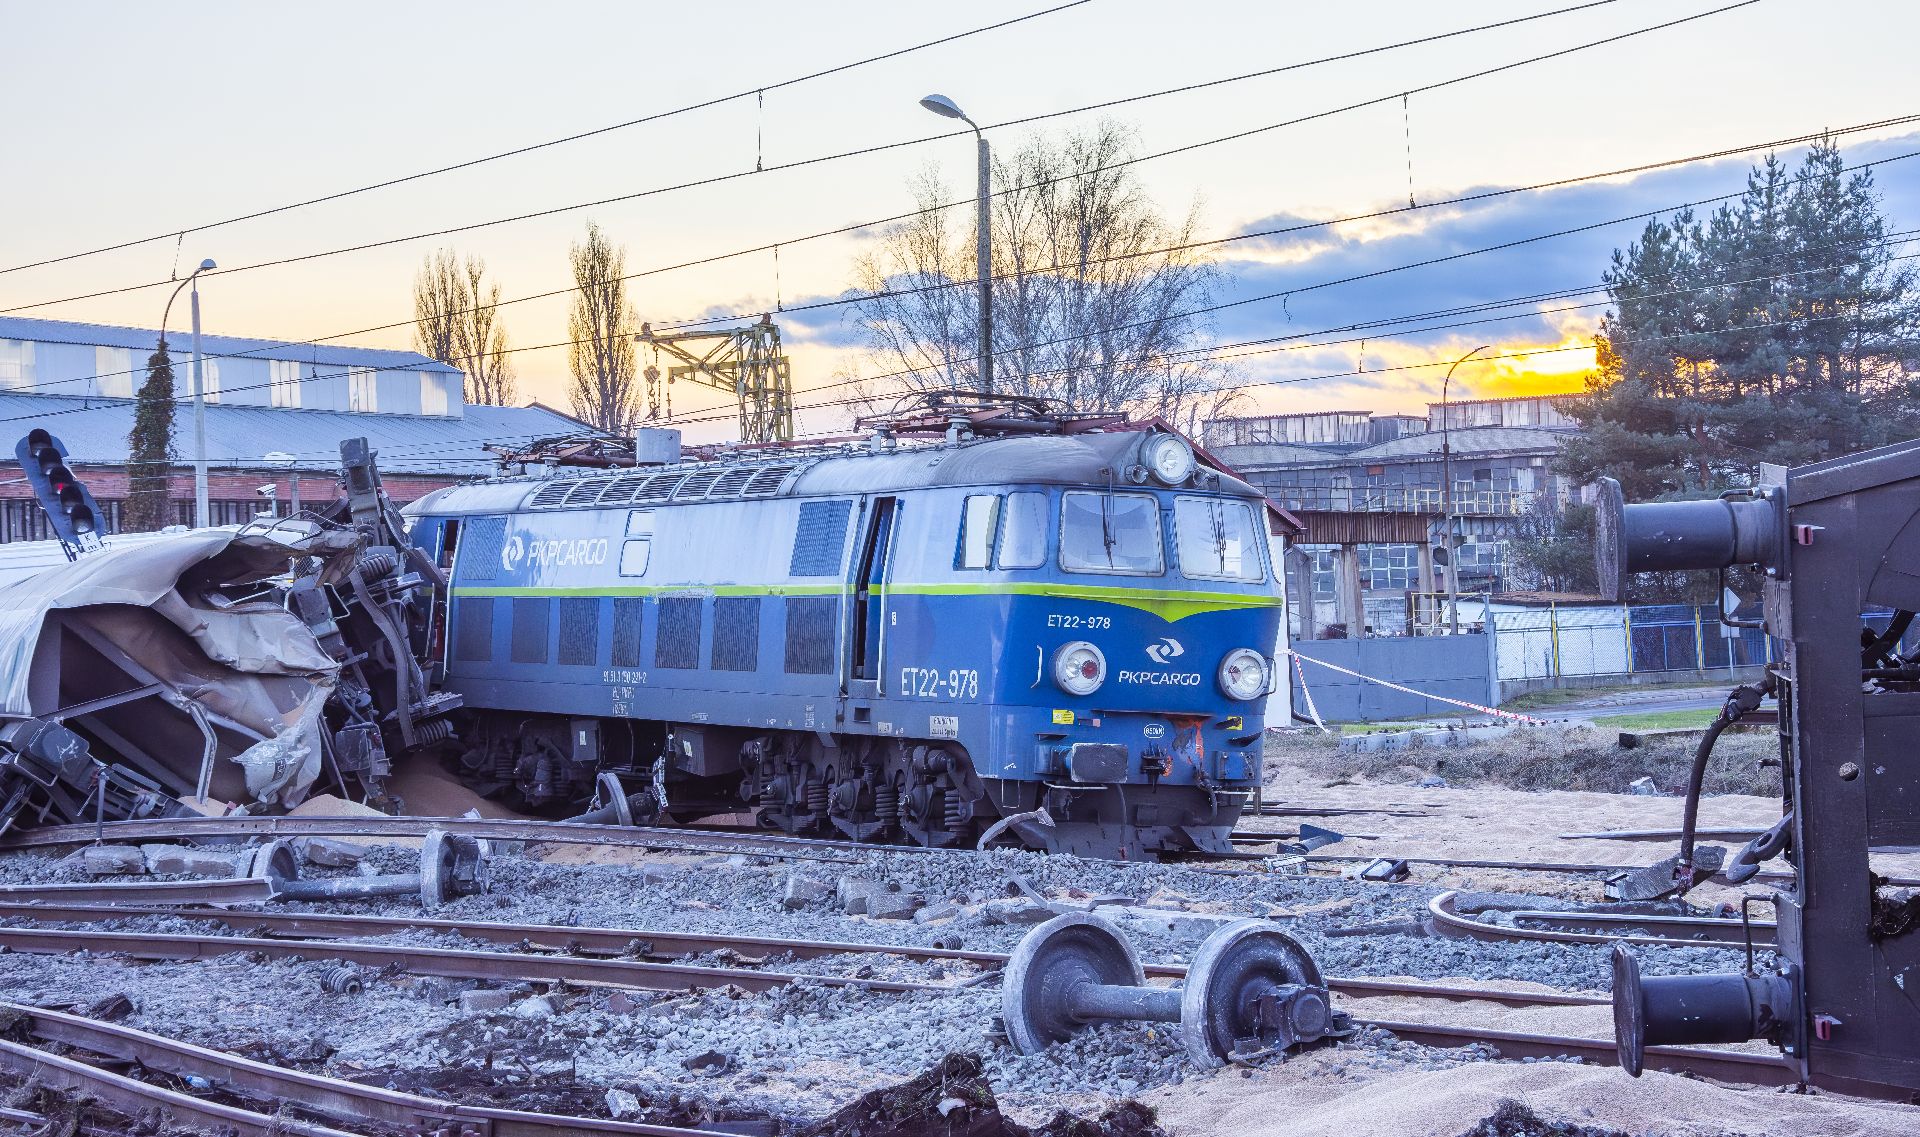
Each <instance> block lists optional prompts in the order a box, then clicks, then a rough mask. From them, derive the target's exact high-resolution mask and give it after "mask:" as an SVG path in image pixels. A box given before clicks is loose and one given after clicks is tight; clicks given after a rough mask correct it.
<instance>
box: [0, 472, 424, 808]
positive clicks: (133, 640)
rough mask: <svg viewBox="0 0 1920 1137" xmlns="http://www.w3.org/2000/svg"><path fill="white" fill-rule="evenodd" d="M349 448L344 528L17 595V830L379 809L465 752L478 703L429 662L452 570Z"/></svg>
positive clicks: (74, 567)
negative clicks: (398, 780) (436, 744)
mask: <svg viewBox="0 0 1920 1137" xmlns="http://www.w3.org/2000/svg"><path fill="white" fill-rule="evenodd" d="M347 451H348V453H347V461H346V462H345V464H344V465H345V468H344V470H343V480H344V482H345V484H346V485H347V488H348V493H347V495H346V497H345V498H344V499H343V500H341V501H340V502H339V503H337V504H335V505H334V506H332V507H329V508H328V509H327V510H325V511H321V512H313V513H303V514H301V515H299V516H297V517H294V518H287V519H280V520H272V519H263V520H261V521H259V522H256V523H254V524H252V525H248V526H245V527H242V528H240V529H239V530H238V531H233V530H224V529H219V530H198V531H194V532H190V533H183V534H181V535H179V536H178V537H173V538H169V539H161V540H155V541H150V542H145V543H140V544H128V545H124V546H120V547H117V548H107V549H103V550H101V551H98V552H91V553H88V554H87V555H84V556H81V557H79V558H78V559H76V560H75V562H74V563H73V564H71V565H66V566H61V567H59V568H55V569H49V570H46V571H44V572H41V573H39V574H37V575H35V576H32V577H28V578H26V579H24V580H20V581H16V582H13V583H11V584H8V585H5V586H0V831H4V830H5V829H6V828H9V827H11V826H13V825H16V824H40V823H48V822H61V821H79V820H88V821H90V820H93V819H94V818H96V817H102V818H128V817H143V816H155V815H172V814H177V813H181V812H185V811H187V810H188V809H195V810H205V809H206V808H208V806H209V804H210V803H215V802H219V803H229V802H230V803H237V804H239V805H241V806H242V807H243V808H262V807H264V808H268V809H275V810H277V809H284V808H287V807H290V806H292V805H295V804H297V803H298V802H299V801H301V800H302V799H303V798H305V797H306V796H307V795H308V794H309V793H310V792H312V791H313V789H314V788H315V787H316V786H317V785H325V786H328V787H333V786H338V787H339V789H340V790H341V791H342V792H343V793H348V794H350V796H352V797H355V798H363V799H373V800H378V799H379V798H380V797H381V783H382V780H383V779H384V777H385V775H386V773H387V767H388V755H389V753H390V752H392V751H395V750H399V749H404V748H407V747H410V746H412V745H415V744H418V743H424V742H429V741H436V740H439V739H442V738H444V737H446V734H447V729H446V723H445V720H444V719H439V718H438V717H437V716H439V715H442V714H444V713H445V712H446V711H447V710H450V709H452V708H453V707H454V706H457V705H458V699H457V698H456V697H454V696H449V695H438V696H435V695H429V694H428V693H427V688H426V680H425V676H424V674H423V673H422V671H421V669H420V667H419V665H418V663H417V662H416V656H417V654H418V653H419V648H420V646H421V644H420V640H421V637H423V635H424V626H425V619H424V613H425V611H426V609H427V607H428V606H429V605H430V603H431V590H432V585H433V584H434V583H435V582H437V581H438V573H437V572H436V570H435V569H434V568H433V566H432V565H431V564H428V563H426V562H425V561H424V559H423V558H421V557H420V556H419V554H418V553H417V552H414V551H412V550H411V549H410V548H409V547H408V546H407V545H406V542H405V538H404V531H403V529H402V527H401V524H400V522H399V519H398V516H397V515H396V514H395V513H394V512H393V509H392V506H391V505H390V503H388V502H387V501H386V500H385V498H384V496H383V495H382V493H381V490H380V485H379V477H378V474H377V473H376V472H375V471H374V468H373V465H372V456H371V454H369V453H368V452H367V451H366V450H365V446H364V443H362V444H361V445H360V446H359V447H358V448H355V447H353V446H351V445H349V447H348V448H347ZM423 594H424V595H423ZM189 803H191V804H189Z"/></svg>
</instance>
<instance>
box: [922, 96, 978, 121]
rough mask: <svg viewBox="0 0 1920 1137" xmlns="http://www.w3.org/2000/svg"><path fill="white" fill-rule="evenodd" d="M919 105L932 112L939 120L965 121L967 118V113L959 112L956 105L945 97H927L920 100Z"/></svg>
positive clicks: (958, 107) (958, 106)
mask: <svg viewBox="0 0 1920 1137" xmlns="http://www.w3.org/2000/svg"><path fill="white" fill-rule="evenodd" d="M920 105H921V106H923V107H925V108H927V109H928V110H930V111H932V112H933V113H934V114H937V115H939V116H940V117H941V118H958V119H965V118H966V117H967V112H965V111H963V110H961V109H960V105H959V104H958V103H956V102H954V101H953V100H952V99H949V98H947V97H946V96H945V95H928V96H927V97H926V98H924V99H921V100H920Z"/></svg>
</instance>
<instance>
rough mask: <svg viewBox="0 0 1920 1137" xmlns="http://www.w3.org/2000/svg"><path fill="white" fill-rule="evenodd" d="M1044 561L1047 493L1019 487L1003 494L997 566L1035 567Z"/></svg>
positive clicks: (1009, 567) (1012, 567)
mask: <svg viewBox="0 0 1920 1137" xmlns="http://www.w3.org/2000/svg"><path fill="white" fill-rule="evenodd" d="M1046 563H1047V495H1046V494H1043V493H1034V492H1033V491H1031V490H1019V491H1016V492H1014V493H1010V494H1008V495H1007V504H1006V507H1005V509H1004V510H1003V516H1002V518H1001V521H1000V567H1001V568H1003V569H1031V568H1039V567H1040V566H1041V565H1043V564H1046Z"/></svg>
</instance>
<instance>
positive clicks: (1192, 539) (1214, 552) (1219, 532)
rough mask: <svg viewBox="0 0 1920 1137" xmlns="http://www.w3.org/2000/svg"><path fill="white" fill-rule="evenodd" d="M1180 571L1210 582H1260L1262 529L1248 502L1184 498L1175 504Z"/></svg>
mask: <svg viewBox="0 0 1920 1137" xmlns="http://www.w3.org/2000/svg"><path fill="white" fill-rule="evenodd" d="M1173 533H1174V538H1175V540H1176V541H1177V542H1178V543H1179V549H1180V571H1181V572H1183V573H1185V574H1186V575H1188V576H1193V577H1201V578H1205V579H1209V580H1259V579H1261V578H1262V576H1263V575H1264V574H1263V573H1262V572H1261V569H1260V538H1259V536H1258V534H1259V529H1258V527H1257V526H1256V524H1255V522H1254V517H1253V510H1252V509H1250V508H1248V506H1247V504H1246V503H1245V502H1240V501H1222V500H1221V499H1219V498H1208V497H1180V498H1175V499H1174V502H1173Z"/></svg>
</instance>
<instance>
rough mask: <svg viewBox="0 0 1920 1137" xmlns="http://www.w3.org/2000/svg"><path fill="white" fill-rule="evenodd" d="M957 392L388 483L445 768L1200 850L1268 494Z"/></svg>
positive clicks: (1100, 844)
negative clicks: (519, 468)
mask: <svg viewBox="0 0 1920 1137" xmlns="http://www.w3.org/2000/svg"><path fill="white" fill-rule="evenodd" d="M975 405H976V406H980V407H984V408H985V409H983V410H979V411H977V412H976V413H972V414H965V415H963V414H959V413H953V414H942V415H940V416H936V419H935V426H936V428H937V429H939V430H940V433H938V434H937V435H936V436H935V437H934V438H932V439H928V440H924V441H915V439H914V438H913V437H912V435H913V433H914V431H913V429H911V428H912V426H913V424H912V423H907V422H902V421H893V422H891V423H887V422H883V423H881V424H879V425H878V426H877V427H876V429H875V430H874V432H873V435H872V437H871V438H870V439H863V440H861V441H858V442H852V443H844V444H841V445H838V446H829V447H812V448H807V449H798V448H780V449H773V450H763V451H741V452H736V453H734V454H732V455H729V456H725V457H723V458H720V459H717V460H704V461H678V460H674V461H667V462H663V463H660V464H655V465H639V466H636V467H635V468H631V469H617V470H605V471H590V472H583V471H578V470H567V469H557V470H553V471H549V472H548V473H547V475H546V476H540V477H517V478H501V479H495V480H492V481H487V482H482V483H475V484H470V485H463V486H456V487H451V488H447V489H443V490H440V491H437V492H435V493H433V494H430V495H428V496H427V497H425V498H422V499H421V500H420V501H418V502H415V503H414V504H413V505H411V506H409V507H408V508H407V510H406V513H407V514H408V516H409V519H410V539H411V540H412V541H413V542H414V543H415V545H416V546H418V547H419V548H420V549H421V550H422V551H423V552H424V553H425V554H427V555H428V556H430V557H432V558H434V560H435V561H436V563H437V564H439V565H440V566H441V567H442V569H443V571H444V572H445V573H446V576H447V579H448V588H447V591H446V606H445V609H444V611H442V612H440V613H437V614H436V620H435V628H436V632H435V634H434V637H433V641H434V645H435V646H434V651H435V653H436V656H437V658H435V659H434V660H433V661H432V662H431V665H432V666H433V667H434V668H435V669H436V670H437V671H438V672H439V675H438V676H437V678H439V679H440V680H441V682H442V685H443V686H444V688H445V689H446V690H448V691H450V692H454V693H457V694H458V695H459V697H460V698H461V700H462V702H463V706H464V708H465V710H463V711H462V712H460V714H461V715H462V719H461V721H460V723H459V730H458V736H459V737H458V740H457V742H453V743H449V744H448V747H447V751H446V758H447V761H448V762H449V763H450V764H451V765H453V766H454V772H455V773H456V774H457V776H459V777H460V778H461V779H462V780H463V781H465V782H467V783H468V784H470V785H473V786H475V787H476V788H477V789H480V790H481V791H482V792H484V793H487V794H489V796H494V797H498V798H499V799H501V800H503V801H506V802H508V803H510V804H512V805H514V806H516V807H518V808H522V809H527V810H531V811H535V812H543V813H549V814H555V815H565V814H568V813H570V812H577V811H578V810H579V809H581V808H582V807H583V805H586V804H591V805H594V806H597V807H601V808H600V812H599V814H598V816H613V815H615V814H618V815H620V816H632V817H634V818H635V819H636V820H649V819H659V818H672V819H676V820H681V821H685V820H690V819H692V818H695V817H700V816H708V815H713V814H716V813H721V812H742V811H751V812H752V813H753V814H754V815H755V816H756V817H757V819H758V822H759V823H760V824H762V825H764V826H766V827H768V828H771V829H775V830H780V831H784V832H788V833H795V834H820V835H828V836H845V837H849V838H853V839H858V840H874V841H909V842H916V843H920V844H924V845H953V844H959V843H972V842H975V841H978V840H980V839H981V838H982V837H988V838H991V839H1000V840H1006V839H1015V840H1018V841H1021V842H1024V843H1025V844H1027V845H1029V846H1032V847H1035V848H1041V849H1046V850H1052V851H1062V852H1071V853H1078V854H1081V855H1090V856H1108V857H1111V856H1122V857H1135V856H1138V857H1150V856H1152V855H1154V854H1157V853H1162V852H1169V851H1178V850H1205V851H1224V850H1226V849H1228V848H1229V845H1228V836H1229V833H1230V832H1231V830H1232V829H1233V826H1234V823H1235V821H1236V820H1237V819H1238V818H1239V816H1240V813H1241V810H1242V807H1243V805H1244V803H1245V802H1246V800H1247V799H1248V798H1249V797H1250V796H1251V795H1252V793H1253V791H1254V788H1255V787H1256V786H1257V785H1258V784H1259V779H1260V769H1261V742H1262V734H1263V727H1264V722H1263V713H1262V712H1263V708H1264V703H1265V698H1266V696H1267V694H1268V693H1269V691H1270V690H1271V688H1272V685H1273V683H1274V681H1275V670H1276V668H1275V662H1274V656H1275V649H1276V644H1277V642H1278V639H1279V635H1280V630H1281V603H1282V600H1281V596H1282V593H1281V590H1280V585H1279V584H1278V583H1277V581H1276V575H1275V573H1276V565H1275V564H1274V558H1273V557H1272V556H1271V555H1270V553H1269V548H1268V546H1269V538H1268V533H1269V522H1268V518H1267V513H1266V509H1265V503H1264V499H1263V498H1262V497H1261V495H1260V494H1259V492H1258V491H1256V490H1255V489H1253V488H1252V487H1250V486H1249V485H1247V484H1246V483H1245V482H1243V481H1241V480H1239V479H1238V478H1236V477H1234V476H1232V475H1231V474H1229V473H1227V472H1225V471H1222V470H1217V469H1213V468H1210V467H1208V466H1206V465H1204V464H1202V463H1200V462H1199V461H1197V460H1196V458H1195V454H1194V451H1193V449H1192V447H1190V446H1189V445H1188V444H1187V443H1186V441H1185V440H1184V439H1182V438H1181V437H1180V436H1178V435H1177V434H1174V433H1170V432H1168V431H1165V430H1159V429H1136V428H1123V426H1122V424H1119V423H1117V422H1114V421H1113V420H1110V419H1109V420H1099V419H1088V418H1074V417H1072V416H1065V415H1060V414H1057V413H1054V412H1052V411H1051V410H1050V409H1049V408H1046V407H1044V406H1042V405H1040V404H1039V403H1037V402H1035V401H1011V402H1005V403H999V402H993V401H991V400H988V401H985V402H980V403H976V404H975ZM920 425H921V426H923V427H924V426H925V425H926V424H925V422H922V423H921V424H920ZM676 445H677V443H676Z"/></svg>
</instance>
